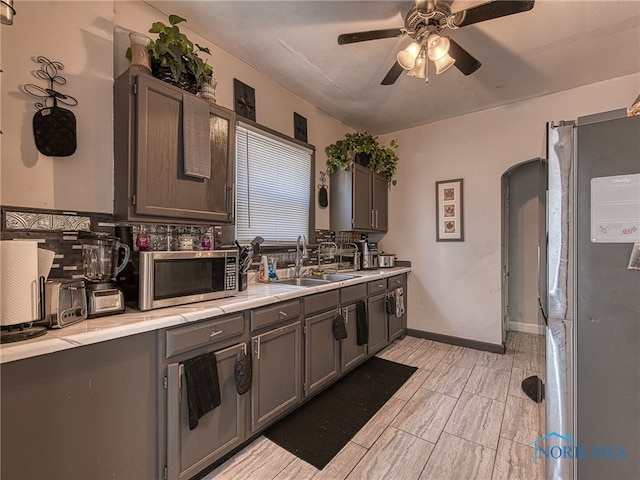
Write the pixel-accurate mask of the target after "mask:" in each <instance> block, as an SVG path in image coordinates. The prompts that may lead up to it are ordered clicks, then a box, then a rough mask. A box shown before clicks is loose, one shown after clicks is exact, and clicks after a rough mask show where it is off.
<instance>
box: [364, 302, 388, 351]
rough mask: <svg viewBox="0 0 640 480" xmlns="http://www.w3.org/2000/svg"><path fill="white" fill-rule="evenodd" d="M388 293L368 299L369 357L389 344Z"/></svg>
mask: <svg viewBox="0 0 640 480" xmlns="http://www.w3.org/2000/svg"><path fill="white" fill-rule="evenodd" d="M386 301H387V293H386V292H384V293H379V294H377V295H374V296H372V297H369V298H368V299H367V311H368V315H369V355H373V354H375V353H376V352H378V351H380V350H382V349H383V348H384V347H386V346H387V345H388V344H389V337H388V320H387V309H386V303H387V302H386Z"/></svg>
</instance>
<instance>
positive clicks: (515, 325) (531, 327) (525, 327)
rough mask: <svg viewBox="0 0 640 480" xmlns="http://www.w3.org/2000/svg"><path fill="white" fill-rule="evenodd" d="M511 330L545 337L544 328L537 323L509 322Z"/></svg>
mask: <svg viewBox="0 0 640 480" xmlns="http://www.w3.org/2000/svg"><path fill="white" fill-rule="evenodd" d="M509 330H511V331H514V332H522V333H533V334H534V335H544V327H543V326H541V325H538V324H537V323H522V322H509Z"/></svg>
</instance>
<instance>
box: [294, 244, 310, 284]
mask: <svg viewBox="0 0 640 480" xmlns="http://www.w3.org/2000/svg"><path fill="white" fill-rule="evenodd" d="M307 258H309V252H308V251H307V237H305V236H304V235H298V240H296V270H295V273H294V277H299V276H300V269H301V268H302V262H303V261H304V260H305V259H307Z"/></svg>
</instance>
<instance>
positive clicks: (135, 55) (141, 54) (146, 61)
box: [129, 32, 151, 75]
mask: <svg viewBox="0 0 640 480" xmlns="http://www.w3.org/2000/svg"><path fill="white" fill-rule="evenodd" d="M150 42H151V39H150V38H149V37H147V36H146V35H144V34H142V33H138V32H131V33H130V34H129V43H130V45H131V66H130V67H129V68H130V69H132V70H134V71H136V72H139V73H146V74H147V75H151V60H150V58H149V50H148V47H149V43H150Z"/></svg>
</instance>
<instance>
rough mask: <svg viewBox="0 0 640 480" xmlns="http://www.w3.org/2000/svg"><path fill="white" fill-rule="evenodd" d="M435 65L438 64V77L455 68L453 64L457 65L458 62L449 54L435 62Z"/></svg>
mask: <svg viewBox="0 0 640 480" xmlns="http://www.w3.org/2000/svg"><path fill="white" fill-rule="evenodd" d="M433 63H435V64H436V75H440V74H441V73H442V72H446V71H447V70H449V69H450V68H451V67H453V64H454V63H456V61H455V59H454V58H452V57H451V55H449V54H448V53H447V54H446V55H445V56H444V57H442V58H440V59H438V60H435V61H434V62H433Z"/></svg>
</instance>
